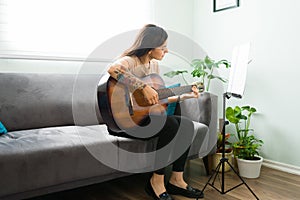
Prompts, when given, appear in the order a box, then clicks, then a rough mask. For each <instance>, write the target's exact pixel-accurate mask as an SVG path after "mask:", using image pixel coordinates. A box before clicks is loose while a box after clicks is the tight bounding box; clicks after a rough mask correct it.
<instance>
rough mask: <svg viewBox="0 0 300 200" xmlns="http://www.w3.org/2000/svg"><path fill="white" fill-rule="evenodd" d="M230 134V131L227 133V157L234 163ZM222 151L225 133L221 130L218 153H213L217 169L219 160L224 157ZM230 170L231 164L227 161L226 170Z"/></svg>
mask: <svg viewBox="0 0 300 200" xmlns="http://www.w3.org/2000/svg"><path fill="white" fill-rule="evenodd" d="M230 136H231V134H230V133H226V134H225V157H226V158H227V159H228V162H229V163H230V164H232V155H233V150H232V146H231V142H229V138H230ZM222 152H223V135H222V133H221V132H218V140H217V150H216V153H215V154H213V159H212V168H213V169H216V167H217V165H218V164H219V161H220V159H221V158H222ZM229 170H230V166H229V165H228V164H227V163H225V168H224V171H225V172H227V171H229ZM220 171H222V166H221V167H220V168H219V171H218V172H220Z"/></svg>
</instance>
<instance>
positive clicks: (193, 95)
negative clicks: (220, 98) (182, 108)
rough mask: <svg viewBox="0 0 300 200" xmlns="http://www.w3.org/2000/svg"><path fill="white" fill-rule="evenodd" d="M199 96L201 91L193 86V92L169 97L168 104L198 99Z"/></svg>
mask: <svg viewBox="0 0 300 200" xmlns="http://www.w3.org/2000/svg"><path fill="white" fill-rule="evenodd" d="M198 96H199V90H198V88H197V87H196V86H193V87H192V92H190V93H185V94H181V95H178V96H172V97H169V98H168V103H174V102H180V101H184V100H186V99H190V98H198Z"/></svg>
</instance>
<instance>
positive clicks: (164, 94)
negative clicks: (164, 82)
mask: <svg viewBox="0 0 300 200" xmlns="http://www.w3.org/2000/svg"><path fill="white" fill-rule="evenodd" d="M156 91H157V93H158V97H159V99H160V100H161V99H166V98H168V97H171V96H175V95H180V94H184V93H188V92H192V86H191V85H186V86H181V87H175V88H163V89H158V90H156Z"/></svg>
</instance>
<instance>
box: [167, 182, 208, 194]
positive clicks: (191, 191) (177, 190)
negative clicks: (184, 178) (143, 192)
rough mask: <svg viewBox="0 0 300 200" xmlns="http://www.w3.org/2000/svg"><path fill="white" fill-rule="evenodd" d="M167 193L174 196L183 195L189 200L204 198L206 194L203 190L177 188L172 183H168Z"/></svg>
mask: <svg viewBox="0 0 300 200" xmlns="http://www.w3.org/2000/svg"><path fill="white" fill-rule="evenodd" d="M166 189H167V192H168V193H169V194H174V195H182V196H185V197H189V198H203V197H204V194H203V192H202V191H201V190H198V189H196V188H192V187H191V186H189V185H188V186H187V187H186V189H184V188H181V187H177V186H176V185H173V184H171V183H168V184H167V186H166Z"/></svg>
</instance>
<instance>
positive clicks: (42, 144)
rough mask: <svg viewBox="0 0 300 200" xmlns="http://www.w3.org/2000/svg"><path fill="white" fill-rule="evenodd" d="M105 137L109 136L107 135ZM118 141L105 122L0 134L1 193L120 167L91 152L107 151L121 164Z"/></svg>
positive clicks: (89, 175) (94, 174)
mask: <svg viewBox="0 0 300 200" xmlns="http://www.w3.org/2000/svg"><path fill="white" fill-rule="evenodd" d="M104 137H105V139H104ZM109 143H110V144H115V145H117V138H116V137H114V136H110V135H109V134H108V132H107V130H106V126H105V125H97V126H87V127H80V126H66V127H55V128H42V129H32V130H26V131H14V132H10V133H8V135H3V136H1V137H0V158H1V162H0V172H1V181H0V188H1V190H0V196H5V194H13V193H15V192H22V191H29V190H32V189H36V188H43V187H47V186H52V185H59V184H63V183H67V182H72V181H76V180H80V179H87V178H89V177H95V176H102V175H103V176H104V175H105V176H106V175H108V174H112V173H114V172H116V171H117V170H115V169H112V168H110V167H108V166H106V165H105V164H103V163H102V162H101V160H100V161H99V159H97V158H96V157H95V156H94V155H93V154H92V153H91V152H90V149H92V150H93V151H94V153H95V147H96V148H97V151H98V152H97V153H98V154H103V155H105V156H108V157H109V158H110V161H111V162H112V163H115V165H118V151H117V149H116V150H115V151H113V150H112V149H109V151H108V150H107V149H108V147H107V144H109Z"/></svg>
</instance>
